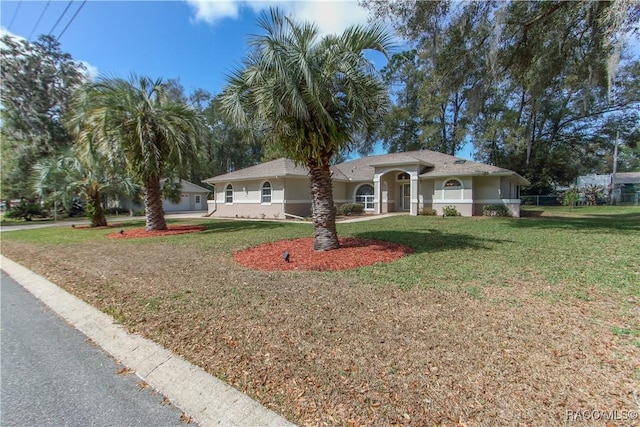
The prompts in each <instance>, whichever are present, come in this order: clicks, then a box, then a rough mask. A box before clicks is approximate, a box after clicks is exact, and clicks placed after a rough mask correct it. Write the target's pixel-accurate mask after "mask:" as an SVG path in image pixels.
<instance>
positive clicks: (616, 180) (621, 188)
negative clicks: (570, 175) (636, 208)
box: [576, 172, 640, 204]
mask: <svg viewBox="0 0 640 427" xmlns="http://www.w3.org/2000/svg"><path fill="white" fill-rule="evenodd" d="M588 185H597V186H601V187H603V188H604V189H605V191H606V192H612V196H613V198H612V200H614V201H615V202H616V203H634V204H638V203H639V201H640V172H618V173H616V174H615V175H613V174H611V175H596V174H593V175H583V176H579V177H578V179H577V182H576V186H577V187H578V189H582V188H584V187H586V186H588ZM609 194H611V193H609Z"/></svg>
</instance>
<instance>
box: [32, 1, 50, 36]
mask: <svg viewBox="0 0 640 427" xmlns="http://www.w3.org/2000/svg"><path fill="white" fill-rule="evenodd" d="M49 3H51V0H48V1H47V4H45V5H44V9H42V13H41V14H40V17H39V18H38V21H36V25H34V26H33V30H31V34H29V37H28V38H27V40H29V41H30V40H31V36H32V35H33V33H35V32H36V28H38V25H39V24H40V20H41V19H42V17H43V16H44V13H45V12H46V11H47V9H48V8H49Z"/></svg>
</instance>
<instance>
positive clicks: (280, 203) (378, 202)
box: [204, 150, 529, 218]
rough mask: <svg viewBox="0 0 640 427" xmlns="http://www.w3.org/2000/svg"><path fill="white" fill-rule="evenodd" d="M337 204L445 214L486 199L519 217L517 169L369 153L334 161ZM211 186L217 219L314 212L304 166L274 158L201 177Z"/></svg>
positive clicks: (432, 155) (473, 211)
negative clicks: (447, 209)
mask: <svg viewBox="0 0 640 427" xmlns="http://www.w3.org/2000/svg"><path fill="white" fill-rule="evenodd" d="M332 179H333V197H334V202H335V203H336V205H337V206H340V205H341V204H343V203H354V202H355V203H362V204H364V206H365V211H366V212H370V213H372V214H382V213H388V212H407V213H408V214H411V215H417V214H418V213H419V211H420V210H421V209H423V208H427V209H435V210H436V212H437V214H439V215H441V214H442V209H443V208H444V207H445V206H455V208H456V209H457V210H458V212H460V214H461V215H463V216H473V215H482V208H483V207H484V206H485V205H504V206H506V207H507V208H508V209H509V212H510V213H511V215H512V216H515V217H518V216H520V186H523V185H529V182H528V181H527V180H526V179H524V178H523V177H521V176H520V175H518V174H517V173H515V172H513V171H511V170H508V169H503V168H499V167H495V166H490V165H486V164H483V163H477V162H472V161H469V160H464V159H460V158H458V157H454V156H449V155H446V154H442V153H438V152H435V151H430V150H421V151H411V152H406V153H395V154H384V155H379V156H369V157H363V158H360V159H356V160H352V161H348V162H344V163H340V164H337V165H334V166H333V167H332ZM204 182H206V183H208V184H211V185H213V186H214V187H215V190H214V199H213V200H209V208H208V213H209V214H210V215H211V216H215V217H248V218H285V217H286V216H309V215H311V192H310V189H309V177H308V175H307V169H306V168H305V167H303V166H298V165H296V164H295V163H294V162H293V161H291V160H288V159H284V158H281V159H277V160H273V161H270V162H266V163H262V164H259V165H256V166H252V167H249V168H246V169H241V170H237V171H234V172H230V173H227V174H224V175H219V176H216V177H213V178H209V179H206V180H205V181H204Z"/></svg>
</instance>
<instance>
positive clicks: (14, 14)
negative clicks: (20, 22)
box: [8, 1, 22, 31]
mask: <svg viewBox="0 0 640 427" xmlns="http://www.w3.org/2000/svg"><path fill="white" fill-rule="evenodd" d="M21 4H22V1H19V2H18V5H17V6H16V10H14V11H13V17H12V18H11V22H10V23H9V27H8V30H9V31H11V26H12V25H13V21H15V20H16V15H18V10H19V9H20V5H21Z"/></svg>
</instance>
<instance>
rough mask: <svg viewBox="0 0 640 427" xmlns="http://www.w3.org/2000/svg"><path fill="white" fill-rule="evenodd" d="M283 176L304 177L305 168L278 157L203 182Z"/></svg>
mask: <svg viewBox="0 0 640 427" xmlns="http://www.w3.org/2000/svg"><path fill="white" fill-rule="evenodd" d="M276 176H278V177H284V176H300V177H306V176H308V174H307V168H305V167H303V166H297V165H296V164H295V162H294V161H293V160H289V159H285V158H280V159H276V160H271V161H270V162H265V163H260V164H259V165H255V166H251V167H248V168H244V169H240V170H237V171H233V172H229V173H226V174H224V175H218V176H214V177H213V178H208V179H205V180H204V181H203V182H206V183H209V184H214V183H216V182H227V181H241V180H246V179H261V178H273V177H276Z"/></svg>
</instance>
